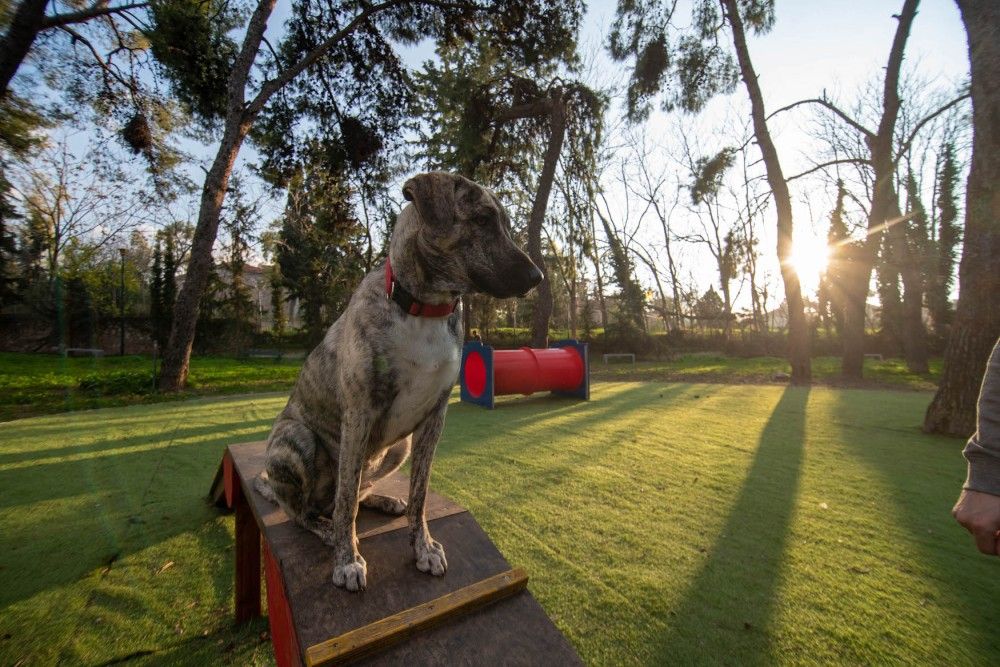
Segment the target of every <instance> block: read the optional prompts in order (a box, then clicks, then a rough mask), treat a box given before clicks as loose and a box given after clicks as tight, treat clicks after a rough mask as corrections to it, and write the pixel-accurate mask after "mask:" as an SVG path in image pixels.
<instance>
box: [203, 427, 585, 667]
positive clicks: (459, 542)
mask: <svg viewBox="0 0 1000 667" xmlns="http://www.w3.org/2000/svg"><path fill="white" fill-rule="evenodd" d="M264 448H265V443H263V442H254V443H246V444H241V445H230V446H229V447H228V448H227V449H226V452H225V454H224V456H223V461H222V465H221V466H220V468H219V472H218V474H217V475H216V478H215V483H214V484H213V486H212V491H211V497H212V500H213V501H215V502H216V503H217V504H219V505H221V506H225V507H228V508H231V509H234V510H235V512H236V547H235V549H234V552H235V559H236V586H235V614H236V621H237V622H238V623H241V622H244V621H247V620H249V619H251V618H253V617H255V616H259V615H260V570H261V551H263V554H264V572H265V577H266V580H267V604H268V616H269V621H270V625H271V638H272V641H273V644H274V653H275V658H276V659H277V662H278V664H279V665H281V666H285V665H300V664H306V665H318V664H342V663H344V662H351V661H359V660H363V661H365V664H376V665H399V664H406V665H464V664H469V665H472V664H475V665H479V664H503V665H578V664H581V663H580V659H579V657H578V656H577V655H576V652H575V651H574V650H573V647H572V646H571V645H570V644H569V642H568V641H567V640H566V638H565V637H563V635H562V634H561V633H560V632H559V630H558V629H557V628H556V627H555V625H553V624H552V621H551V620H550V619H549V618H548V616H546V614H545V611H544V610H543V609H542V607H541V605H539V604H538V602H537V601H536V600H535V598H534V597H532V595H531V593H530V592H528V590H527V588H525V584H526V583H527V576H526V575H525V573H524V572H523V571H521V570H517V569H514V570H512V569H511V567H510V565H509V564H508V563H507V561H506V560H505V559H504V557H503V556H502V555H501V554H500V552H499V551H498V550H497V548H496V547H495V546H494V545H493V543H492V542H491V541H490V539H489V537H488V536H487V535H486V533H484V532H483V530H482V528H480V527H479V524H478V523H476V520H475V519H474V518H473V517H472V515H471V514H470V513H469V512H468V511H467V510H465V509H464V508H463V507H461V506H459V505H457V504H456V503H454V502H452V501H450V500H448V499H447V498H445V497H443V496H440V495H437V494H435V493H433V492H431V494H430V497H429V498H428V501H427V519H428V523H429V524H430V528H431V533H432V535H433V536H434V538H435V539H436V540H438V541H439V542H441V544H443V545H444V547H445V551H446V553H447V556H448V572H447V573H446V574H445V575H444V576H443V577H433V576H431V575H428V574H425V573H422V572H419V571H418V570H417V568H416V566H415V565H414V562H413V550H412V548H411V547H410V544H409V539H408V531H407V524H406V518H405V517H390V516H386V515H384V514H380V513H377V512H373V511H371V510H367V509H364V508H362V509H361V510H360V511H359V513H358V520H357V532H358V539H359V540H360V542H361V544H360V551H361V555H362V556H364V558H365V560H366V561H367V564H368V588H367V590H365V591H362V592H360V593H348V592H347V591H344V590H342V589H340V588H337V587H336V586H334V585H333V582H332V574H333V564H332V558H331V550H330V548H329V547H327V546H326V545H324V544H323V543H322V542H320V540H319V538H317V537H316V536H315V535H313V534H312V533H309V532H307V531H304V530H302V529H301V528H299V527H297V526H295V525H293V524H292V523H291V522H290V521H289V520H288V517H286V516H285V513H284V512H283V511H281V510H280V509H279V508H278V507H276V506H274V505H272V504H271V503H269V502H268V501H267V500H265V499H264V498H263V497H261V496H260V495H259V494H258V493H256V491H254V490H253V479H254V477H255V476H256V475H257V474H258V473H259V472H260V471H261V470H262V469H263V465H264ZM408 487H409V480H408V478H407V477H405V476H403V475H400V474H398V473H397V474H395V475H393V476H392V477H391V478H389V479H387V480H384V482H383V483H381V484H380V485H379V486H378V490H379V492H380V493H383V494H388V495H395V496H397V497H401V498H405V497H406V496H407V491H408Z"/></svg>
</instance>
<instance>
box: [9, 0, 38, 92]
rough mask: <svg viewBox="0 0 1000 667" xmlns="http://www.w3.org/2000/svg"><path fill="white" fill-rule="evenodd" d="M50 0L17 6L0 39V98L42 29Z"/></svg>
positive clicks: (33, 0)
mask: <svg viewBox="0 0 1000 667" xmlns="http://www.w3.org/2000/svg"><path fill="white" fill-rule="evenodd" d="M48 4H49V0H24V1H23V2H22V3H21V4H20V5H18V7H17V11H16V12H15V13H14V18H13V19H12V20H11V22H10V27H8V28H7V33H6V34H5V35H4V36H3V39H2V40H0V100H2V99H3V98H4V97H6V96H7V89H8V88H10V82H11V79H13V78H14V75H15V74H17V69H18V68H19V67H20V66H21V63H22V62H24V59H25V58H26V57H27V55H28V51H30V50H31V45H32V44H34V42H35V37H37V36H38V33H39V32H40V31H41V30H42V25H43V24H44V22H45V7H46V6H47V5H48Z"/></svg>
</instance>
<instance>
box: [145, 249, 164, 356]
mask: <svg viewBox="0 0 1000 667" xmlns="http://www.w3.org/2000/svg"><path fill="white" fill-rule="evenodd" d="M151 273H152V275H151V276H150V278H149V323H150V326H151V327H152V329H153V340H154V341H156V343H157V345H159V346H160V347H161V348H162V346H163V343H164V341H165V340H166V336H167V333H166V327H165V325H164V321H165V318H164V312H163V250H162V249H161V247H160V235H159V234H157V236H156V244H155V245H154V246H153V268H152V269H151Z"/></svg>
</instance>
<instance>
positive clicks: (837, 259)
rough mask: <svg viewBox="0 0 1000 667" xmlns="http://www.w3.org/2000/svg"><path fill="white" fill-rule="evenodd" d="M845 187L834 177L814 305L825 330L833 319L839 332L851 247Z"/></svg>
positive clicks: (841, 322) (841, 327)
mask: <svg viewBox="0 0 1000 667" xmlns="http://www.w3.org/2000/svg"><path fill="white" fill-rule="evenodd" d="M846 196H847V190H846V189H845V188H844V182H843V181H839V180H838V181H837V203H836V205H835V206H834V207H833V211H832V212H831V213H830V228H829V230H828V231H827V233H826V247H827V263H826V270H825V271H823V275H821V276H820V281H819V293H818V294H817V302H818V303H817V308H818V310H819V313H820V317H821V318H822V319H823V321H824V324H825V325H826V328H827V331H829V329H830V322H831V321H832V322H833V323H834V325H835V326H836V328H837V333H840V332H841V331H842V330H843V327H844V299H845V298H846V295H845V293H844V287H845V285H846V282H847V281H846V280H845V278H846V276H845V275H844V274H845V273H846V272H847V271H848V270H849V269H850V267H849V263H848V256H849V252H850V249H849V248H848V247H847V245H848V243H849V241H848V238H849V236H850V234H849V232H848V229H847V221H846V220H845V218H844V199H845V197H846Z"/></svg>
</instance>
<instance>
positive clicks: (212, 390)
mask: <svg viewBox="0 0 1000 667" xmlns="http://www.w3.org/2000/svg"><path fill="white" fill-rule="evenodd" d="M301 366H302V360H301V359H297V360H296V359H290V360H287V361H284V360H283V361H280V362H275V361H273V360H270V359H227V358H221V357H193V358H192V359H191V374H190V377H189V381H188V388H187V389H186V390H185V391H184V392H181V393H179V394H159V393H155V392H153V391H152V378H153V375H152V369H153V363H152V359H150V358H149V357H141V356H128V357H102V358H69V359H66V358H61V357H58V356H55V355H41V354H17V353H10V352H0V422H3V421H6V420H10V419H18V418H22V417H30V416H33V415H41V414H52V413H57V412H65V411H67V410H80V409H87V408H103V407H111V406H121V405H133V404H148V403H159V402H162V401H168V400H177V399H183V398H191V397H192V396H205V395H221V394H246V393H250V392H261V391H281V390H286V389H289V388H291V386H292V384H293V383H294V382H295V378H296V377H297V376H298V373H299V368H300V367H301ZM591 369H592V376H593V379H594V380H597V381H600V380H615V381H647V380H654V381H661V382H662V381H666V382H726V383H748V384H784V383H785V382H784V381H781V380H779V381H775V380H774V374H775V373H779V372H784V373H787V372H789V366H788V362H787V361H786V360H784V359H780V358H778V357H755V358H749V359H741V358H735V357H726V356H724V355H720V354H712V353H695V354H684V355H679V356H678V357H677V358H676V359H672V360H670V361H653V362H639V363H638V364H635V365H634V366H633V365H632V364H622V363H612V364H608V365H605V364H602V363H601V360H600V358H598V357H596V356H595V358H593V359H591ZM839 372H840V361H839V359H837V358H835V357H817V358H815V359H813V375H814V378H815V381H816V382H817V383H821V384H829V385H835V386H836V385H840V384H843V383H842V382H841V381H840V380H839V377H838V376H839ZM940 374H941V361H940V360H939V359H937V360H933V361H932V362H931V372H930V374H929V375H917V374H914V373H910V372H909V371H907V370H906V364H905V363H903V362H902V361H901V360H899V359H887V360H885V361H874V360H867V361H866V362H865V378H866V379H865V382H864V385H865V386H869V387H888V388H897V389H920V390H925V389H934V388H935V386H936V385H935V383H936V382H937V380H938V378H939V377H940ZM88 380H89V381H91V382H92V384H96V386H91V387H89V388H83V387H81V381H83V382H84V383H86V382H87V381H88ZM94 380H96V383H95V382H93V381H94Z"/></svg>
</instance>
